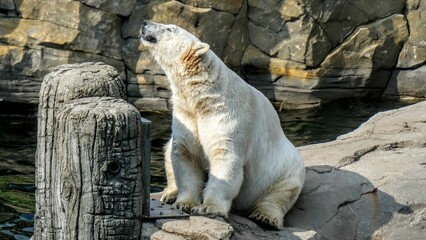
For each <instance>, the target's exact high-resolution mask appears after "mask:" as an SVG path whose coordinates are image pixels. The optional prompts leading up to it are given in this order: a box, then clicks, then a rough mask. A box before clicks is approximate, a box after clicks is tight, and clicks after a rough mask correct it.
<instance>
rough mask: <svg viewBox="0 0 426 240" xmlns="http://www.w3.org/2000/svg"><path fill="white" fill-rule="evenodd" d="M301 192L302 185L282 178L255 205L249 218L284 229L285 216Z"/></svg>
mask: <svg viewBox="0 0 426 240" xmlns="http://www.w3.org/2000/svg"><path fill="white" fill-rule="evenodd" d="M301 190H302V186H301V184H299V183H294V181H291V179H289V178H285V179H282V178H280V179H279V180H278V181H276V182H275V183H274V184H273V185H272V186H271V187H269V189H268V190H267V191H266V193H265V194H264V195H263V196H262V197H260V198H259V199H258V200H257V201H256V202H255V203H254V205H253V207H252V208H251V210H250V215H249V218H251V219H253V220H255V221H258V222H261V223H263V224H266V225H269V226H272V227H275V228H276V229H279V230H281V229H283V226H284V216H285V215H286V214H287V212H288V211H289V210H290V209H291V208H292V207H293V205H294V203H295V202H296V200H297V198H298V197H299V194H300V192H301Z"/></svg>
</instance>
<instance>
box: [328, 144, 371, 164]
mask: <svg viewBox="0 0 426 240" xmlns="http://www.w3.org/2000/svg"><path fill="white" fill-rule="evenodd" d="M378 148H379V145H374V146H372V147H368V148H364V149H361V150H358V151H356V152H355V153H354V154H353V155H352V156H346V157H344V158H342V159H340V161H339V163H338V165H337V166H336V167H337V168H342V167H345V166H348V165H350V164H352V163H355V162H358V161H359V160H360V159H361V158H362V157H363V156H365V155H367V154H368V153H371V152H374V151H376V150H377V149H378Z"/></svg>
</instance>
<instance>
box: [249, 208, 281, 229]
mask: <svg viewBox="0 0 426 240" xmlns="http://www.w3.org/2000/svg"><path fill="white" fill-rule="evenodd" d="M249 218H250V219H253V220H255V221H257V222H260V223H262V224H265V225H268V226H270V227H274V228H276V229H278V230H282V229H283V225H284V220H283V219H282V218H281V217H277V216H273V215H270V214H264V213H262V212H258V211H256V212H252V213H251V214H250V216H249Z"/></svg>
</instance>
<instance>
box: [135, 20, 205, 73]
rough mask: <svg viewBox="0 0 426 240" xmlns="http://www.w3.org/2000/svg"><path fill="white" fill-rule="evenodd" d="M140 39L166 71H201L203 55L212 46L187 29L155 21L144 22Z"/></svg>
mask: <svg viewBox="0 0 426 240" xmlns="http://www.w3.org/2000/svg"><path fill="white" fill-rule="evenodd" d="M140 39H141V41H142V43H143V44H144V45H145V46H146V47H147V48H148V49H149V51H150V52H151V54H152V55H153V56H154V58H155V60H156V61H157V62H158V64H160V66H161V67H162V68H163V70H164V71H165V72H166V73H168V72H169V73H179V74H180V75H195V74H198V73H199V72H200V71H201V68H202V67H201V62H202V60H203V59H202V56H203V55H205V54H206V53H207V52H208V50H209V49H210V46H209V45H208V44H207V43H204V42H202V41H200V40H199V39H198V38H197V37H195V36H194V35H192V34H191V33H189V32H187V31H186V30H184V29H182V28H180V27H178V26H175V25H171V24H169V25H166V24H160V23H154V22H146V21H145V22H144V23H143V24H142V26H141V29H140Z"/></svg>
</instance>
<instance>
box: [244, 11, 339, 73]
mask: <svg viewBox="0 0 426 240" xmlns="http://www.w3.org/2000/svg"><path fill="white" fill-rule="evenodd" d="M248 30H249V37H250V41H251V42H252V44H253V45H254V46H256V47H257V48H258V49H260V50H261V51H262V52H264V53H266V54H268V55H269V56H277V57H278V58H280V59H283V60H287V61H292V62H297V63H299V64H300V65H308V66H310V67H313V66H317V65H318V64H319V63H321V61H322V60H323V59H324V58H325V56H326V55H327V53H328V52H329V51H330V50H331V44H330V43H329V41H328V40H327V38H326V36H325V34H324V33H323V31H322V29H321V28H319V27H318V25H317V24H316V23H315V22H314V21H313V19H312V18H311V17H309V16H304V17H301V18H300V19H298V20H295V21H291V22H287V23H285V24H284V25H283V27H282V29H281V30H280V31H279V32H274V31H273V30H270V29H269V28H264V27H261V26H258V25H256V24H255V23H253V22H251V21H249V25H248Z"/></svg>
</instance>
